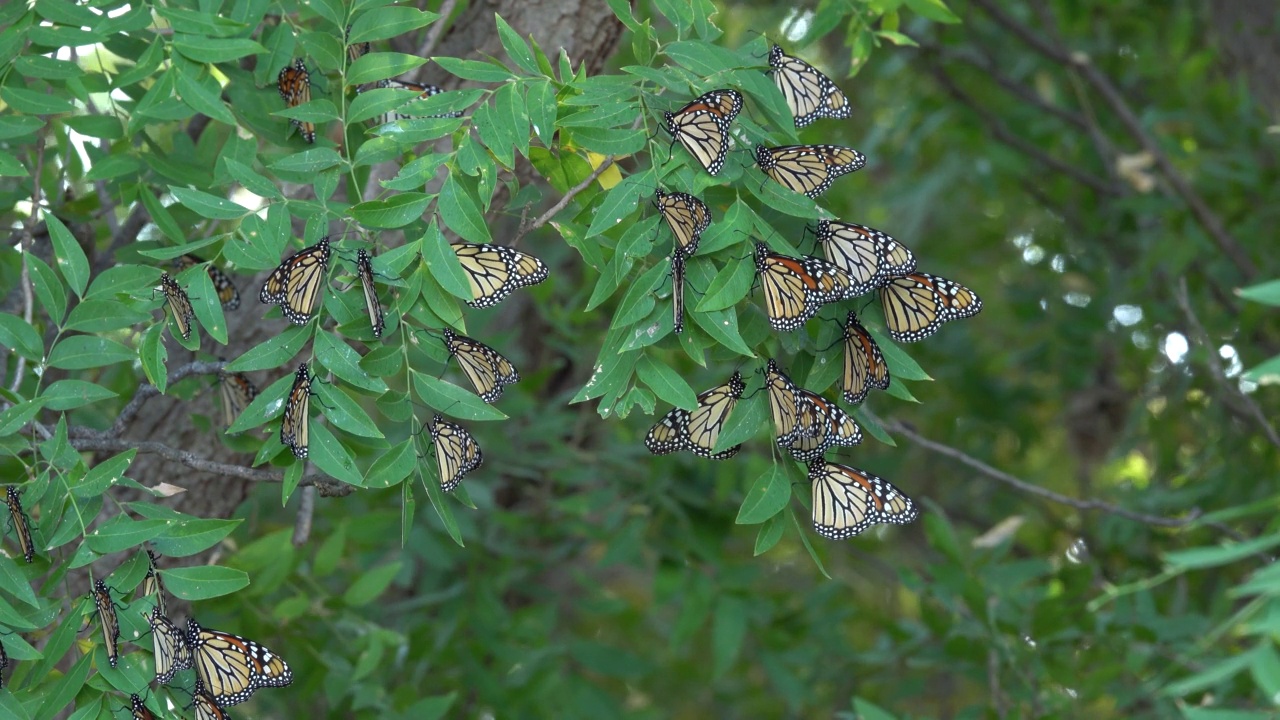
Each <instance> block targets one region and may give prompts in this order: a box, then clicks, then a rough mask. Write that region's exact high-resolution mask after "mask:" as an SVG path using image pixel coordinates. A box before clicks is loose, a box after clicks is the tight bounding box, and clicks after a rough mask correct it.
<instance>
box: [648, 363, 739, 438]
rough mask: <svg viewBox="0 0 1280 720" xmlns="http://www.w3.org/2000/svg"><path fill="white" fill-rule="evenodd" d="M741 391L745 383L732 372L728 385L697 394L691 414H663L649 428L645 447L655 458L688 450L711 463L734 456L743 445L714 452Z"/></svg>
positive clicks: (675, 409) (686, 411)
mask: <svg viewBox="0 0 1280 720" xmlns="http://www.w3.org/2000/svg"><path fill="white" fill-rule="evenodd" d="M744 390H746V384H745V383H743V381H742V373H739V372H734V373H733V377H731V378H729V382H727V383H725V384H723V385H717V386H716V387H713V388H711V389H710V390H707V391H706V392H703V393H701V394H699V395H698V407H697V408H695V409H694V410H693V411H689V410H685V409H684V408H674V409H672V410H671V412H668V413H667V414H666V415H664V416H663V418H662V419H661V420H659V421H658V422H657V423H656V424H655V425H654V426H653V427H651V428H649V434H648V435H646V436H645V438H644V444H645V447H647V448H649V452H651V453H653V454H654V455H666V454H668V453H673V452H676V451H679V450H688V451H690V452H692V453H694V454H697V455H701V456H702V457H704V458H709V459H711V460H726V459H728V458H731V457H733V456H734V455H737V454H738V450H740V449H742V445H734V446H733V447H731V448H728V449H725V450H722V451H720V452H713V451H714V449H715V446H716V440H718V439H719V438H720V432H721V431H722V430H723V429H724V425H725V422H726V421H727V420H728V419H729V413H732V412H733V407H734V405H736V404H737V402H738V399H739V398H741V397H742V393H743V391H744Z"/></svg>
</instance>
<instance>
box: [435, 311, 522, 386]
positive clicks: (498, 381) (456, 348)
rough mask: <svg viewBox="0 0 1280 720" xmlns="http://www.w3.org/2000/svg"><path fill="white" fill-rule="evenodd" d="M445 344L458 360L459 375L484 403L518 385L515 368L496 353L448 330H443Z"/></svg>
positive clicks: (517, 373) (518, 379) (483, 345)
mask: <svg viewBox="0 0 1280 720" xmlns="http://www.w3.org/2000/svg"><path fill="white" fill-rule="evenodd" d="M444 344H445V347H446V348H448V349H449V354H450V355H452V356H453V357H455V358H457V359H458V365H459V366H461V367H462V372H463V374H464V375H466V376H467V379H468V380H470V381H471V386H472V387H473V388H475V390H476V394H477V395H479V396H480V399H481V400H484V401H485V402H487V403H492V402H496V401H497V400H498V398H500V397H502V388H503V387H504V386H507V385H511V384H513V383H517V382H520V373H519V371H517V370H516V367H515V365H512V364H511V361H510V360H508V359H506V358H505V357H503V356H502V354H501V353H499V352H498V351H497V350H494V349H493V348H491V347H489V346H488V345H485V344H484V343H482V342H479V341H477V340H473V339H471V338H469V337H467V336H465V335H459V334H457V333H455V332H454V331H453V330H451V329H449V328H445V329H444Z"/></svg>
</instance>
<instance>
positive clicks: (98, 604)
mask: <svg viewBox="0 0 1280 720" xmlns="http://www.w3.org/2000/svg"><path fill="white" fill-rule="evenodd" d="M92 594H93V605H94V607H95V608H97V610H98V621H99V622H100V623H101V625H102V642H103V645H104V646H105V647H106V649H107V662H109V663H111V667H115V666H116V661H117V660H118V659H119V656H120V618H119V617H117V616H116V603H115V600H113V599H112V598H111V588H109V587H107V584H106V583H105V582H103V581H102V580H94V581H93V593H92Z"/></svg>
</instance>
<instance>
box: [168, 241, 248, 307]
mask: <svg viewBox="0 0 1280 720" xmlns="http://www.w3.org/2000/svg"><path fill="white" fill-rule="evenodd" d="M204 262H205V261H204V260H201V259H200V258H198V257H196V256H195V255H179V256H178V257H176V258H174V260H173V267H174V269H175V270H177V271H179V272H181V271H183V270H186V269H187V268H189V267H195V266H196V265H202V264H204ZM205 270H206V271H207V272H208V273H209V280H210V281H212V282H213V289H214V290H216V291H217V293H218V302H220V303H222V308H223V309H224V310H235V309H236V308H238V307H240V291H239V290H237V289H236V285H235V283H233V282H231V278H230V277H228V276H227V274H226V273H224V272H222V270H220V269H218V268H217V267H214V265H213V264H212V263H210V264H208V265H207V266H206V268H205Z"/></svg>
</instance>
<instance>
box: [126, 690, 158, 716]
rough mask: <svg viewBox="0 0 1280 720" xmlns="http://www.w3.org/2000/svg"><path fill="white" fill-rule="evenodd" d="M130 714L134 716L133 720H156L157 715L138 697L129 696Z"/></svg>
mask: <svg viewBox="0 0 1280 720" xmlns="http://www.w3.org/2000/svg"><path fill="white" fill-rule="evenodd" d="M129 713H130V714H131V715H132V716H133V720H156V716H155V713H152V712H151V709H150V708H148V707H147V704H146V703H145V702H143V701H142V698H140V697H138V696H137V695H130V696H129Z"/></svg>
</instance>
